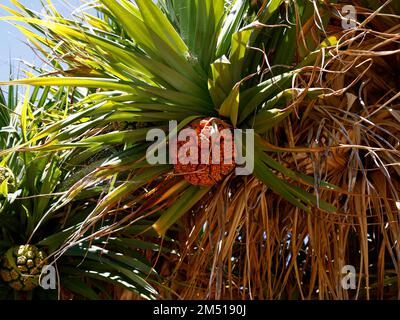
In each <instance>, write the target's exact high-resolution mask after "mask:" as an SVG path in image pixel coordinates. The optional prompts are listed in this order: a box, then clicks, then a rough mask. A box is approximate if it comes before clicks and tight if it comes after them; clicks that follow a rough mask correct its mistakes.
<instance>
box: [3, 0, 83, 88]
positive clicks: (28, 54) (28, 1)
mask: <svg viewBox="0 0 400 320" xmlns="http://www.w3.org/2000/svg"><path fill="white" fill-rule="evenodd" d="M19 2H20V3H22V4H24V5H26V6H27V7H28V8H30V9H33V10H35V11H39V12H40V10H41V9H42V4H41V1H40V0H19ZM43 2H46V0H44V1H43ZM52 2H53V3H54V4H55V6H56V7H57V9H59V11H60V12H61V13H62V14H63V15H69V14H70V13H71V12H72V10H73V8H74V7H75V8H76V7H77V6H78V5H79V4H81V2H80V1H79V0H53V1H52ZM0 4H2V5H5V6H7V7H11V8H14V9H15V6H14V5H13V4H12V3H11V1H10V0H0ZM7 15H9V14H8V12H7V11H5V10H3V9H1V8H0V16H2V17H3V16H7ZM18 59H22V60H25V61H27V62H29V63H33V64H35V65H37V66H41V65H42V62H41V61H40V59H38V58H37V57H36V56H35V54H34V53H33V52H32V50H31V49H30V48H29V46H28V45H27V44H26V40H25V38H24V36H23V34H21V33H20V32H19V30H18V29H17V28H15V27H14V26H13V25H11V24H10V23H9V22H6V21H0V81H2V80H7V79H8V78H9V68H10V65H9V63H10V61H11V63H12V65H13V67H14V78H16V77H17V73H18V66H19V62H18ZM19 77H20V78H21V77H23V74H21V75H20V76H19Z"/></svg>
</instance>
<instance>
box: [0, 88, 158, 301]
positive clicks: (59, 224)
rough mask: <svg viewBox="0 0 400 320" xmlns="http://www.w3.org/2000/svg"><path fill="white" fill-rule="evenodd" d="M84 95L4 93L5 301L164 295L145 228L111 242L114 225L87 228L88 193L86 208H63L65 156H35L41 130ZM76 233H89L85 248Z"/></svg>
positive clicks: (0, 291)
mask: <svg viewBox="0 0 400 320" xmlns="http://www.w3.org/2000/svg"><path fill="white" fill-rule="evenodd" d="M82 93H83V94H85V92H82V91H81V90H74V91H70V90H68V89H66V88H58V89H57V90H55V89H53V88H50V87H46V88H42V87H36V88H35V89H34V91H33V92H32V93H31V94H30V92H29V90H27V92H26V94H25V96H24V97H22V98H21V97H20V96H19V94H18V91H17V88H15V87H13V86H10V87H8V90H7V95H6V94H4V93H3V91H2V90H0V125H1V132H0V150H1V152H2V156H1V157H0V168H4V171H2V173H3V172H5V173H6V174H4V176H5V179H4V181H1V183H0V298H1V299H57V298H62V299H69V298H71V297H74V298H75V299H82V298H85V299H101V298H102V299H107V298H109V299H112V298H114V297H115V296H114V294H115V292H117V291H118V290H124V289H125V290H127V291H132V292H135V294H137V295H141V296H142V297H143V298H147V299H152V298H153V299H154V298H155V297H157V296H158V293H157V291H156V290H155V288H154V283H158V281H159V276H158V274H157V273H156V272H155V271H154V269H153V268H152V267H151V266H150V262H149V261H148V260H147V259H146V257H145V256H144V255H143V248H145V249H148V248H151V249H153V250H158V247H157V246H156V245H155V244H151V243H150V244H149V243H146V242H144V241H140V240H139V239H138V238H137V237H136V236H133V235H134V234H135V235H137V233H140V232H141V230H140V228H139V230H138V229H136V230H125V231H124V232H123V234H122V233H120V234H118V237H117V236H116V235H114V236H113V237H110V236H109V235H108V236H106V237H104V236H103V234H102V232H101V228H103V227H104V226H106V225H109V224H112V223H113V221H112V220H109V219H106V220H104V221H103V223H102V224H98V225H96V226H94V227H93V228H92V229H91V230H87V229H85V228H81V227H82V223H83V221H84V220H85V219H86V218H87V217H88V215H89V214H90V212H91V211H92V209H93V207H94V206H95V200H93V199H91V194H90V193H88V194H87V195H84V194H81V197H80V199H79V200H80V202H78V201H74V202H71V203H70V204H69V205H68V206H67V207H63V206H60V205H59V200H60V197H61V195H62V194H63V191H62V190H61V186H60V184H61V182H62V181H63V180H64V179H65V177H66V176H67V175H68V174H69V172H68V171H67V170H65V169H64V167H65V161H66V157H65V156H66V154H63V153H62V152H57V151H53V150H47V151H40V150H36V148H37V147H40V146H41V145H42V144H43V143H44V142H45V141H44V140H42V139H36V140H35V141H32V139H33V138H34V137H36V135H37V134H38V132H39V131H40V130H41V127H42V126H46V125H48V124H49V123H52V122H53V121H55V120H56V121H57V120H61V119H63V118H64V117H65V114H66V110H68V108H69V106H70V104H71V103H74V102H75V101H78V100H79V99H82V97H83V96H84V95H82ZM6 97H7V98H6ZM21 145H24V146H25V147H24V148H21ZM4 150H9V151H8V152H5V151H4ZM10 150H12V151H10ZM11 178H12V181H11ZM75 232H79V233H80V234H81V235H82V237H81V239H80V241H78V242H74V241H73V239H71V235H72V234H73V233H75ZM132 238H136V239H132ZM128 252H129V256H128V255H126V253H128ZM124 254H125V256H123V255H124ZM45 266H47V267H46V268H47V269H44V267H45ZM51 267H53V269H51ZM52 270H53V271H52ZM46 277H47V278H46ZM51 277H52V278H51ZM41 279H42V280H43V279H44V280H43V281H45V282H44V283H43V282H42V280H41ZM46 279H47V280H46ZM152 283H153V285H152ZM40 284H42V285H43V286H41V285H40ZM110 287H111V288H115V290H110Z"/></svg>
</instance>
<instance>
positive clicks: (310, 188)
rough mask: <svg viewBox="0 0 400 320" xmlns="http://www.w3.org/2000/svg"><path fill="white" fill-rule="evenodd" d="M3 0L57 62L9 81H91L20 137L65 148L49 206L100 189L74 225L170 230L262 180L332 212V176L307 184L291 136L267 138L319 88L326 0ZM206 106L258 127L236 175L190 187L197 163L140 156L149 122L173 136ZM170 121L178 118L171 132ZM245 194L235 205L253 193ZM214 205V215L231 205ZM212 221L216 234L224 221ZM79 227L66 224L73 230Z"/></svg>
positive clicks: (212, 113) (212, 114)
mask: <svg viewBox="0 0 400 320" xmlns="http://www.w3.org/2000/svg"><path fill="white" fill-rule="evenodd" d="M13 2H14V3H15V4H16V5H17V6H19V7H20V9H21V11H14V10H12V9H9V8H6V9H7V10H8V11H10V12H11V13H12V14H13V16H12V17H5V18H4V19H8V20H10V21H14V22H18V23H20V22H23V23H25V24H27V25H28V26H29V27H30V28H28V27H26V26H25V25H18V28H19V29H20V30H21V31H22V32H23V33H24V34H25V35H26V37H27V38H28V39H29V40H30V42H31V44H32V45H33V46H34V47H35V48H36V49H37V51H38V52H40V53H41V54H43V55H44V57H45V58H46V59H49V60H51V61H56V62H57V63H56V64H55V65H54V66H53V69H52V70H49V72H48V73H42V74H41V75H40V76H39V77H30V78H27V79H22V80H17V81H14V83H18V84H28V85H34V86H45V87H72V88H82V87H84V88H89V91H88V94H87V95H86V96H85V97H83V98H82V99H79V101H75V102H74V103H73V104H71V105H70V106H69V107H68V108H67V109H66V113H67V116H66V117H65V118H62V119H61V120H59V121H56V122H54V123H46V125H45V126H44V128H43V129H42V130H40V132H37V133H35V134H34V135H32V136H31V137H30V139H29V140H28V141H27V143H32V142H35V141H40V143H39V144H38V145H36V146H35V150H36V151H41V152H45V151H54V152H55V151H57V152H59V151H62V152H63V154H64V156H65V161H64V164H65V169H66V170H67V171H68V172H67V173H66V175H65V179H64V181H63V183H62V184H61V186H59V188H60V190H63V191H65V192H64V193H63V195H62V196H61V197H60V199H59V200H58V202H57V206H66V205H68V204H70V203H71V202H72V201H74V200H76V199H80V198H82V197H88V196H89V195H90V196H91V197H97V198H98V201H97V203H96V205H95V206H94V207H93V208H92V209H90V213H89V214H88V215H87V216H86V217H85V219H84V220H83V222H82V225H81V228H80V230H79V231H81V230H83V229H84V230H90V228H91V227H93V226H96V225H99V224H101V222H102V220H103V219H115V222H114V223H112V224H111V225H109V226H108V227H107V228H104V229H103V232H104V234H107V233H108V234H113V233H114V232H116V231H119V230H124V228H137V227H138V226H141V227H142V226H143V225H142V222H143V221H149V220H150V221H152V224H151V225H152V227H153V228H154V229H155V230H156V231H157V233H158V234H159V235H161V236H164V237H166V236H167V231H168V230H169V229H170V228H171V227H172V226H174V224H175V223H176V222H179V219H180V218H181V217H182V216H184V214H185V213H188V215H190V213H193V212H196V213H197V214H203V216H204V217H207V215H208V214H210V213H212V212H214V211H213V208H215V202H213V199H217V198H218V199H221V198H224V201H226V202H227V203H229V202H230V201H231V200H233V199H235V195H236V194H237V191H238V190H239V191H243V190H245V189H246V188H247V187H249V186H252V185H253V186H254V185H256V188H255V189H254V190H257V192H258V196H252V199H253V200H254V202H255V203H257V201H258V200H257V199H259V197H263V196H264V195H268V194H271V193H270V191H272V192H273V193H275V194H278V195H279V196H280V197H281V199H283V200H285V203H289V204H290V205H291V206H294V207H295V208H297V209H298V210H302V211H304V212H311V210H313V208H318V209H319V210H322V211H325V212H330V213H332V212H335V211H336V207H335V203H328V202H326V201H324V200H323V199H321V198H320V197H319V192H318V190H319V189H320V188H325V189H330V190H332V189H336V188H335V186H333V185H330V184H327V183H324V182H323V181H318V183H316V182H315V180H314V177H312V176H308V175H305V174H303V173H302V172H297V171H293V170H291V169H289V168H288V167H287V166H285V165H284V164H283V163H282V162H280V161H279V154H280V153H281V152H283V151H287V149H282V148H280V147H278V146H276V141H275V140H274V129H275V128H276V127H277V126H278V125H279V124H281V123H282V122H283V121H286V120H285V119H287V117H288V116H289V115H291V114H292V113H293V112H296V108H297V106H298V105H299V104H300V103H301V102H307V101H308V99H314V98H316V97H321V96H323V94H324V93H325V90H324V89H322V88H319V87H318V86H314V83H315V81H314V80H315V78H316V77H317V76H318V73H317V70H318V69H317V68H315V66H320V65H322V64H323V63H326V61H327V60H328V59H329V58H330V55H329V49H330V46H331V45H335V43H336V38H335V37H333V36H330V37H329V36H328V35H327V34H326V33H325V32H324V31H325V29H324V26H326V24H327V23H328V21H329V18H330V6H329V5H328V4H327V3H324V2H312V1H283V0H272V1H261V2H259V1H257V2H251V3H250V2H249V1H245V0H236V1H227V0H214V1H212V0H163V1H158V2H157V3H154V2H152V1H148V0H135V1H128V0H121V1H111V0H100V1H98V2H94V3H92V5H91V9H92V10H94V11H95V12H96V14H97V15H94V14H92V13H90V11H88V12H83V13H82V16H80V17H77V18H76V19H74V20H71V19H68V18H65V17H62V16H61V14H60V13H58V12H57V11H56V9H54V7H53V6H52V5H50V6H48V9H47V10H48V11H47V13H46V14H45V16H43V15H42V14H39V13H37V12H34V11H31V10H29V9H27V8H25V7H23V6H22V5H20V4H18V3H17V2H16V1H13ZM49 4H51V2H50V1H49ZM32 28H33V29H34V30H35V32H33V31H32V30H33V29H32ZM209 118H214V119H217V121H220V123H223V125H222V126H223V127H230V128H233V129H243V130H246V129H254V155H252V156H254V172H253V174H252V175H251V176H245V177H235V175H234V174H233V173H232V172H233V171H227V172H226V174H224V175H223V177H222V178H221V179H215V178H214V177H213V175H211V178H212V180H213V181H214V180H218V183H217V184H215V183H213V185H212V186H198V185H195V184H196V183H194V184H193V183H192V182H193V181H194V180H199V179H198V178H199V177H198V176H196V173H197V172H196V171H193V170H191V169H188V168H186V169H184V170H183V171H180V170H179V168H178V169H177V168H175V170H174V166H173V165H171V164H150V163H149V162H148V161H147V159H146V154H148V150H149V147H150V146H151V143H150V142H149V141H147V140H146V137H147V134H148V132H149V131H150V130H151V129H155V128H157V129H163V130H165V131H166V132H167V137H166V140H170V139H172V138H173V137H175V136H176V135H177V134H179V132H180V131H181V130H183V129H185V128H187V127H192V128H193V127H196V125H194V124H193V123H198V121H200V122H201V121H202V120H204V119H209ZM170 121H177V122H178V125H177V127H176V128H175V129H173V130H170V131H169V122H170ZM194 121H195V122H194ZM196 121H197V122H196ZM127 124H131V128H132V129H129V126H128V125H127ZM205 127H206V128H207V126H205ZM201 133H202V131H200V132H199V134H201ZM160 143H165V141H160ZM248 147H249V146H248V145H246V144H243V149H244V150H241V151H243V153H244V154H246V153H250V150H251V149H250V148H248ZM291 150H292V151H293V152H299V151H301V150H298V149H291ZM303 150H305V152H309V151H310V149H309V148H304V149H303ZM321 151H323V150H321V149H316V150H311V152H316V153H318V152H321ZM8 153H9V151H2V152H0V155H5V154H8ZM185 170H189V171H185ZM198 174H199V175H201V174H202V173H201V172H198ZM185 176H186V179H185ZM188 176H190V177H192V178H188ZM194 178H197V179H194ZM207 178H210V177H207ZM200 180H201V179H200ZM216 190H217V191H216ZM221 194H224V195H225V196H223V197H221ZM217 195H218V197H217ZM248 195H249V194H248ZM248 195H247V196H248ZM247 196H246V197H245V199H244V200H245V203H244V206H242V207H241V209H240V208H239V209H238V210H240V211H243V210H245V209H246V208H248V207H247V206H248V205H250V206H252V205H251V203H248V201H249V199H248V197H247ZM240 197H242V193H241V194H240ZM246 199H247V200H246ZM246 210H247V209H246ZM222 211H223V210H222ZM188 215H187V216H188ZM220 218H221V219H222V222H221V221H220V222H221V224H224V221H223V220H224V219H227V217H225V216H224V215H221V216H220ZM143 219H145V220H143ZM231 219H234V218H233V217H232V218H231ZM201 222H202V223H201V224H200V225H199V224H196V225H195V228H194V229H195V233H196V234H197V235H201V234H202V230H203V229H202V228H204V227H205V226H206V222H207V218H204V219H203V220H201ZM172 231H173V230H172ZM141 232H143V234H144V233H146V232H151V231H149V230H148V229H146V228H144V229H142V231H141ZM218 234H219V236H218V237H224V235H223V232H222V231H221V232H219V233H218ZM235 236H236V235H235V234H234V233H232V234H229V237H230V238H232V237H233V238H234V237H235ZM81 237H82V234H81V232H75V233H73V234H72V235H71V238H70V240H71V241H72V240H73V241H79V239H80V238H81ZM167 238H168V237H167ZM167 238H166V239H167ZM221 239H222V238H219V240H221ZM249 241H250V240H249ZM65 247H68V244H67V243H66V244H65ZM231 249H232V248H231ZM224 250H227V251H226V252H229V250H230V249H229V248H226V249H224ZM224 252H225V251H224ZM213 277H214V275H213V273H212V275H211V278H213ZM213 279H214V278H213ZM218 281H219V283H220V286H222V283H221V281H220V280H218ZM231 287H232V286H231ZM231 287H230V288H231ZM216 297H220V295H218V294H217V295H216Z"/></svg>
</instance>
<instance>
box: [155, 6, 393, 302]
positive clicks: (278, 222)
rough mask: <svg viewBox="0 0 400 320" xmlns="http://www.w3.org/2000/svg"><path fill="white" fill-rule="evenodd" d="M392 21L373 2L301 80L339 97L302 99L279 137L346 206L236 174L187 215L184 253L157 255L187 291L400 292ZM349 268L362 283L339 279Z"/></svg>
mask: <svg viewBox="0 0 400 320" xmlns="http://www.w3.org/2000/svg"><path fill="white" fill-rule="evenodd" d="M371 17H372V18H371ZM380 18H381V19H380ZM390 19H392V22H393V21H396V19H397V20H398V17H397V18H394V17H393V16H390V17H388V16H386V15H384V16H382V17H381V16H380V14H379V13H378V14H374V13H373V11H371V10H367V9H366V11H365V21H366V23H365V24H362V25H360V26H359V28H358V29H355V30H350V31H347V32H344V33H342V34H341V36H342V38H341V39H340V41H339V44H338V45H337V47H336V48H334V49H333V50H332V51H331V55H332V57H333V58H332V59H331V60H330V61H329V62H328V63H326V64H325V65H322V66H321V67H316V69H315V70H312V71H311V72H310V73H309V74H307V73H305V74H304V75H301V76H300V77H299V78H298V79H297V83H296V85H298V86H299V87H300V86H301V85H302V84H303V83H306V82H307V81H308V80H309V79H313V81H314V82H315V86H318V87H321V88H325V89H327V92H329V94H326V95H324V96H320V97H319V98H317V99H313V100H311V101H310V100H308V101H306V100H305V101H302V102H301V103H300V104H296V108H297V110H296V112H294V113H293V114H292V116H291V117H289V118H288V119H287V120H286V121H285V122H284V124H282V125H281V126H279V127H277V128H274V129H273V132H272V133H271V134H270V135H269V141H270V142H271V143H273V144H274V145H275V146H278V147H280V148H283V149H285V148H287V149H288V151H287V152H283V153H280V154H279V155H275V157H276V159H277V160H279V161H280V162H281V163H283V164H285V165H286V166H287V167H290V168H291V169H295V170H297V171H299V172H301V173H304V174H308V175H311V176H313V177H314V180H315V184H314V185H313V186H306V188H307V189H308V191H310V192H314V193H315V194H317V195H318V196H319V197H320V199H324V200H326V201H328V202H331V203H333V204H334V205H336V206H337V208H338V211H337V212H336V213H334V214H328V213H326V212H324V211H322V210H319V209H313V211H312V213H311V214H306V213H304V212H302V211H300V210H299V209H297V208H294V207H293V206H291V205H290V204H288V203H287V202H285V201H284V200H282V199H281V197H279V196H278V195H276V194H274V193H272V192H271V191H270V190H268V189H267V188H266V187H265V186H264V185H263V184H262V183H260V182H258V181H257V180H256V179H254V178H250V177H249V178H245V179H243V178H232V179H231V180H230V181H228V182H227V183H225V184H224V185H222V186H220V188H219V189H218V191H217V192H216V193H214V194H213V195H212V197H211V196H210V197H209V198H208V199H206V200H205V201H204V203H203V207H202V208H199V210H197V211H193V212H192V214H191V215H189V214H188V215H187V216H186V217H185V218H184V221H183V224H184V228H185V229H184V231H185V232H182V231H180V232H179V233H177V234H176V236H177V239H178V240H179V241H178V242H177V247H176V248H175V249H176V250H177V252H179V254H176V255H166V256H161V257H158V258H160V259H159V260H158V263H159V264H160V266H161V270H162V271H161V273H162V275H163V276H164V277H165V279H166V285H167V286H169V287H170V288H171V289H172V290H173V291H174V292H176V293H177V294H178V295H179V297H180V298H183V299H372V298H374V299H375V298H377V299H384V298H385V299H387V298H394V299H399V298H400V248H399V241H400V93H399V92H400V81H399V74H400V35H399V32H400V25H398V24H397V25H396V24H393V25H391V24H390V21H391V20H390ZM328 32H329V29H328ZM315 73H319V75H320V76H319V77H315ZM296 148H299V150H300V148H301V150H300V151H299V152H296ZM305 148H306V149H307V148H308V149H309V150H310V152H305ZM289 149H290V150H289ZM315 150H320V151H318V152H315ZM321 150H323V151H321ZM321 181H326V182H328V183H331V184H334V185H336V186H338V187H339V190H331V189H329V188H326V187H324V186H323V185H321ZM345 265H352V266H354V267H355V269H356V280H357V281H356V289H354V290H345V289H344V288H343V287H342V285H341V280H342V279H343V277H344V274H342V268H343V267H344V266H345Z"/></svg>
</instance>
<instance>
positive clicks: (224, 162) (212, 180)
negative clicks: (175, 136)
mask: <svg viewBox="0 0 400 320" xmlns="http://www.w3.org/2000/svg"><path fill="white" fill-rule="evenodd" d="M184 129H192V130H193V133H194V138H195V139H189V141H188V140H186V141H179V140H178V142H177V151H178V154H177V163H176V165H175V173H176V174H181V175H183V176H184V178H185V180H186V181H188V182H189V183H190V184H192V185H199V186H213V185H215V184H217V183H218V182H221V181H222V180H223V179H224V178H225V177H226V176H227V175H228V174H229V173H230V172H231V171H232V170H233V169H234V168H235V166H236V163H235V157H236V154H235V152H236V150H235V147H234V137H233V130H232V126H230V125H229V124H227V123H225V122H224V121H222V120H220V119H218V118H205V119H196V120H194V121H192V122H191V123H190V124H189V125H188V126H187V127H185V128H184ZM215 141H219V143H215ZM207 142H208V143H207ZM182 148H183V149H182ZM189 149H190V150H192V151H193V150H196V152H197V154H194V152H190V151H189ZM217 154H219V157H218V156H217ZM213 155H214V156H213ZM215 157H217V158H215ZM207 158H208V162H207V161H204V160H205V159H207ZM185 159H186V161H185ZM188 159H189V160H191V161H189V163H188ZM195 159H196V161H193V160H195ZM216 159H217V160H216ZM196 162H197V163H196Z"/></svg>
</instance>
